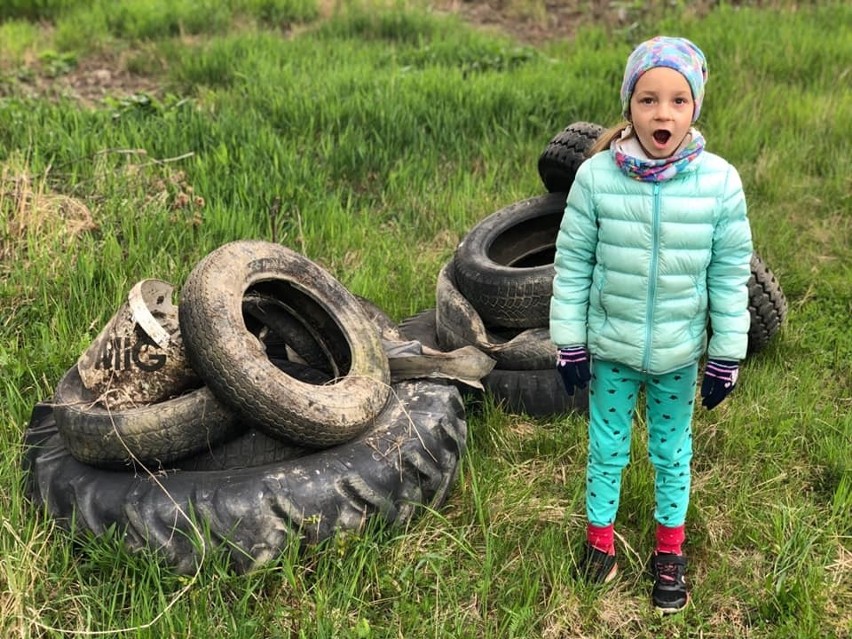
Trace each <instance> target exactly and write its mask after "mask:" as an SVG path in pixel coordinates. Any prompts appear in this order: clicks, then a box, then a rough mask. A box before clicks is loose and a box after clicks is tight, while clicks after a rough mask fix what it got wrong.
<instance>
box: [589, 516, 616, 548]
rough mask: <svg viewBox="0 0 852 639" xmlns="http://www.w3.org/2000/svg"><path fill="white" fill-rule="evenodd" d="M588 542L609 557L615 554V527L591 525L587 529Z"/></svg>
mask: <svg viewBox="0 0 852 639" xmlns="http://www.w3.org/2000/svg"><path fill="white" fill-rule="evenodd" d="M586 540H588V542H589V544H590V545H591V546H592V548H597V549H598V550H600V551H601V552H605V553H606V554H608V555H614V554H615V527H614V526H613V525H612V524H610V525H609V526H595V525H593V524H589V525H588V527H587V528H586Z"/></svg>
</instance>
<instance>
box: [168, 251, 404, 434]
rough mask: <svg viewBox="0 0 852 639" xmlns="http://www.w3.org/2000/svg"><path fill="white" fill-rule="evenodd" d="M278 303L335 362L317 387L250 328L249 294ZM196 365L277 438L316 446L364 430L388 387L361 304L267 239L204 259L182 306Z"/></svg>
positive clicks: (225, 397) (228, 400) (221, 394)
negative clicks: (275, 360)
mask: <svg viewBox="0 0 852 639" xmlns="http://www.w3.org/2000/svg"><path fill="white" fill-rule="evenodd" d="M253 292H258V293H259V294H261V295H263V296H266V297H271V298H275V299H277V300H280V301H281V303H282V304H285V305H286V307H287V308H288V309H289V311H290V314H291V315H292V316H294V317H298V318H300V319H301V320H302V321H303V322H304V326H305V327H306V328H307V329H308V330H310V331H311V333H312V334H313V335H314V337H315V338H316V340H317V341H318V342H319V343H321V344H323V345H324V346H325V347H326V348H327V352H328V354H329V358H330V360H331V361H333V362H334V365H335V366H334V369H335V380H334V382H333V383H330V384H326V385H321V386H319V385H312V384H308V383H305V382H301V381H299V380H296V379H294V378H292V377H290V376H289V375H287V374H286V373H284V372H282V371H281V370H279V369H278V368H277V367H275V366H274V365H273V364H272V363H271V362H270V360H269V359H268V357H267V356H266V353H265V352H264V349H263V346H262V344H261V343H260V342H259V341H258V340H257V339H256V338H255V337H254V335H252V334H251V333H250V332H249V331H248V330H247V328H246V325H245V323H244V321H243V317H242V311H241V308H242V301H243V298H244V297H245V296H246V294H247V293H253ZM179 319H180V327H181V333H182V334H183V336H184V343H185V346H186V351H187V355H188V357H189V361H190V363H191V364H192V366H193V368H194V369H195V371H196V372H197V373H198V375H199V376H200V377H201V378H202V379H203V380H204V381H205V383H206V384H207V385H208V386H209V387H210V388H211V389H212V390H213V392H214V394H215V395H216V397H218V398H219V399H220V400H221V401H222V402H223V403H225V404H226V405H228V406H229V407H230V408H232V409H233V410H234V411H235V412H236V413H238V414H239V415H241V416H243V417H244V418H245V419H246V420H248V421H250V422H252V423H253V424H256V425H257V427H258V428H260V429H261V430H264V431H265V432H266V433H267V434H269V435H270V436H273V437H279V438H282V439H286V440H288V441H290V442H292V443H296V444H300V445H304V446H312V447H316V448H322V447H328V446H334V445H336V444H340V443H342V442H345V441H348V440H349V439H351V438H353V437H355V436H356V435H357V434H358V433H361V432H363V431H364V430H365V429H366V428H367V427H368V426H369V425H370V423H371V422H372V420H373V419H374V418H375V417H376V415H377V414H378V413H379V412H380V411H381V410H382V407H383V406H384V405H385V402H386V401H387V399H388V396H389V393H390V386H389V382H390V371H389V367H388V360H387V357H386V356H385V354H384V351H383V350H382V344H381V341H380V338H379V333H378V331H377V329H376V327H375V325H374V324H373V323H372V322H371V321H370V320H369V318H368V317H367V315H366V313H365V311H364V309H363V308H362V306H361V305H360V304H359V302H358V300H357V299H356V298H355V297H354V296H353V295H352V294H351V293H350V292H349V291H348V290H346V289H345V288H344V287H343V286H342V285H341V284H340V283H339V282H338V281H337V280H335V279H334V278H333V277H331V275H330V274H329V273H327V272H326V271H324V270H323V269H321V268H320V267H319V266H317V265H316V264H314V263H313V262H311V261H310V260H308V259H307V258H305V257H303V256H301V255H299V254H297V253H295V252H294V251H292V250H290V249H288V248H286V247H283V246H280V245H277V244H272V243H269V242H262V241H238V242H231V243H229V244H225V245H224V246H221V247H220V248H218V249H216V250H215V251H213V252H211V253H210V254H208V255H207V256H206V257H205V258H204V259H203V260H201V262H199V263H198V264H197V265H196V267H195V268H194V269H193V271H192V272H191V273H190V275H189V277H188V278H187V281H186V283H185V284H184V287H183V289H182V291H181V303H180V305H179Z"/></svg>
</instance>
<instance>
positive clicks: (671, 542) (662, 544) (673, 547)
mask: <svg viewBox="0 0 852 639" xmlns="http://www.w3.org/2000/svg"><path fill="white" fill-rule="evenodd" d="M685 537H686V535H685V533H684V526H682V525H681V526H676V527H674V528H670V527H668V526H663V525H662V524H657V552H667V553H671V554H673V555H682V554H683V548H682V546H683V540H684V539H685Z"/></svg>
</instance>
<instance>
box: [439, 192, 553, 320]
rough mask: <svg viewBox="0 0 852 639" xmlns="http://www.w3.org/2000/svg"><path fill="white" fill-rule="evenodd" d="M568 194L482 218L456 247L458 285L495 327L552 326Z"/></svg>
mask: <svg viewBox="0 0 852 639" xmlns="http://www.w3.org/2000/svg"><path fill="white" fill-rule="evenodd" d="M566 197H567V196H566V194H565V193H549V194H547V195H541V196H538V197H534V198H530V199H527V200H523V201H521V202H517V203H516V204H512V205H511V206H507V207H505V208H503V209H500V210H499V211H497V212H496V213H492V214H491V215H489V216H488V217H486V218H485V219H483V220H482V221H480V222H479V223H477V224H476V225H475V226H474V227H473V228H471V230H470V231H469V232H468V233H467V235H466V236H465V237H464V238H463V239H462V241H461V243H459V245H458V247H457V248H456V252H455V256H454V258H453V262H454V264H455V278H456V285H457V286H458V289H459V291H460V292H461V293H462V295H464V296H465V298H467V300H468V301H469V302H470V303H471V305H472V306H473V307H474V308H475V309H476V311H477V312H478V313H479V315H480V316H481V317H482V321H483V322H484V323H485V325H486V326H489V327H500V328H538V327H546V326H547V325H548V320H549V314H550V296H551V293H552V282H553V276H554V267H553V261H554V256H555V250H556V236H557V234H558V232H559V224H560V222H561V221H562V215H563V214H564V212H565V200H566Z"/></svg>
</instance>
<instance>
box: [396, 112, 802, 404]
mask: <svg viewBox="0 0 852 639" xmlns="http://www.w3.org/2000/svg"><path fill="white" fill-rule="evenodd" d="M603 131H604V127H602V126H600V125H598V124H594V123H590V122H575V123H573V124H570V125H568V126H567V127H565V129H563V130H562V131H560V132H559V133H558V134H557V135H556V136H554V137H553V138H552V139H551V140H550V142H549V143H548V144H547V146H546V148H545V150H544V151H543V152H542V154H541V156H540V157H539V161H538V171H539V175H540V177H541V180H542V182H543V184H544V186H545V188H546V189H547V191H548V192H547V193H546V194H545V195H540V196H537V197H532V198H529V199H527V200H523V201H521V202H517V203H515V204H512V205H510V206H507V207H505V208H503V209H500V210H498V211H497V212H495V213H493V214H491V215H489V216H487V217H486V218H484V219H483V220H481V221H480V222H479V223H477V224H476V225H474V226H473V227H472V228H471V229H470V230H469V231H468V233H467V234H466V236H465V237H464V238H462V240H461V242H460V243H459V245H458V247H457V248H456V251H455V253H454V255H453V258H452V260H450V262H449V263H448V264H446V265H445V266H444V267H443V269H442V270H441V272H440V274H439V276H438V283H437V286H436V307H435V308H434V309H427V310H425V311H423V312H421V313H418V314H417V315H414V316H412V317H409V318H406V319H405V320H403V321H402V322H400V330H401V331H402V332H403V333H405V334H406V335H408V336H409V337H411V338H412V339H419V340H421V341H423V342H424V343H426V342H431V343H434V344H436V345H437V347H439V348H444V349H452V348H459V347H460V346H462V345H468V344H472V345H474V346H476V347H477V348H479V349H481V350H483V351H484V352H485V353H486V354H488V355H489V356H491V357H492V358H494V359H495V360H496V365H495V367H494V369H493V370H492V371H491V373H490V374H488V375H487V376H486V377H485V378H484V379H483V385H484V387H485V389H486V391H487V392H489V393H490V394H491V395H492V397H493V398H494V400H495V401H497V402H498V403H500V404H502V405H503V406H504V407H505V408H506V410H509V411H511V412H518V413H525V414H528V415H531V416H536V417H543V416H553V415H559V414H562V413H566V412H568V411H580V412H585V411H587V410H588V395H587V393H588V391H587V390H584V391H580V392H576V393H575V394H574V395H573V396H569V395H567V394H566V393H565V391H564V390H563V387H562V384H561V381H560V379H559V376H558V374H557V373H556V371H555V358H556V347H555V345H554V344H553V343H552V342H551V341H550V337H549V329H548V318H549V306H550V295H551V288H552V282H553V277H554V274H555V271H554V266H553V262H554V258H555V248H556V237H557V234H558V231H559V224H560V222H561V219H562V215H563V213H564V209H565V201H566V199H567V196H568V191H569V190H570V188H571V185H572V184H573V182H574V177H575V175H576V173H577V169H578V168H579V167H580V164H582V162H583V161H585V159H586V158H587V157H588V153H589V150H590V149H591V147H592V146H593V144H594V142H595V141H596V140H597V138H598V137H599V136H600V134H601V133H602V132H603ZM748 289H749V313H750V315H751V326H750V329H749V341H748V354H749V355H753V354H755V353H758V352H759V351H761V350H763V349H764V348H765V347H766V346H767V344H768V343H769V341H770V340H771V339H772V337H773V336H774V335H775V334H776V333H777V332H778V330H779V329H780V327H781V325H782V324H783V322H784V319H785V317H786V314H787V301H786V298H785V296H784V292H783V291H782V289H781V286H780V284H779V283H778V280H777V279H776V278H775V275H774V274H773V273H772V271H771V270H770V269H769V267H768V266H767V265H766V264H765V263H764V261H763V260H762V259H761V257H760V256H759V255H758V254H757V253H754V254H753V255H752V258H751V278H750V279H749V283H748Z"/></svg>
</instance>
